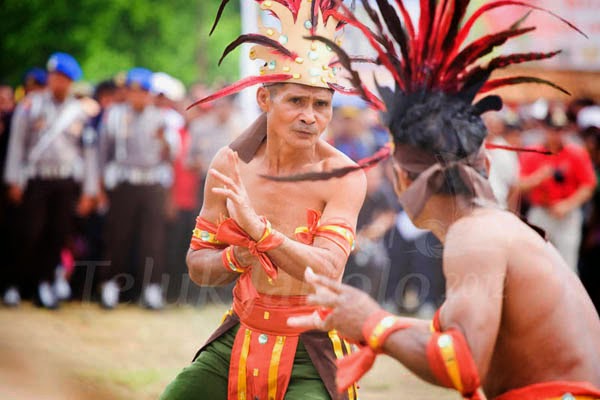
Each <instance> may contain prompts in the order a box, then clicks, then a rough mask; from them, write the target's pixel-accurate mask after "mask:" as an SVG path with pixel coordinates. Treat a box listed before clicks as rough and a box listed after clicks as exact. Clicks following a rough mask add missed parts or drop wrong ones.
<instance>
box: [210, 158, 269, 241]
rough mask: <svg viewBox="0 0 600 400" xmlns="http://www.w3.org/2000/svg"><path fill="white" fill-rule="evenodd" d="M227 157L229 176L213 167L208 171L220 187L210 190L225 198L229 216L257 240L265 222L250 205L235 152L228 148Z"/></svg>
mask: <svg viewBox="0 0 600 400" xmlns="http://www.w3.org/2000/svg"><path fill="white" fill-rule="evenodd" d="M227 159H228V161H229V164H230V165H231V167H232V168H231V175H230V176H228V175H226V174H224V173H222V172H220V171H217V170H216V169H214V168H211V169H210V170H209V171H208V173H209V174H210V175H211V176H212V177H214V178H215V179H216V180H217V181H218V182H219V183H220V184H221V187H219V186H216V187H213V189H212V192H213V193H215V194H217V195H220V196H223V197H225V198H226V199H227V212H228V213H229V216H230V217H231V218H233V219H234V220H235V222H237V223H238V225H239V226H240V227H241V228H242V229H243V230H244V231H245V232H246V233H248V234H249V235H250V236H251V237H252V238H253V239H255V240H258V239H260V237H261V236H262V234H263V232H264V230H265V224H264V223H263V222H262V221H261V219H260V217H259V216H258V215H257V214H256V211H254V208H252V206H251V205H250V198H249V197H248V193H247V192H246V187H245V186H244V183H243V182H242V178H241V176H240V166H239V157H238V155H237V153H235V152H233V151H232V150H230V149H228V150H227Z"/></svg>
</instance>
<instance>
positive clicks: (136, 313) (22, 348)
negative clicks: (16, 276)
mask: <svg viewBox="0 0 600 400" xmlns="http://www.w3.org/2000/svg"><path fill="white" fill-rule="evenodd" d="M225 310H226V308H225V306H206V307H203V308H193V307H172V308H169V309H167V310H164V311H161V312H150V311H146V310H143V309H140V308H138V307H135V306H123V307H120V308H119V309H118V310H116V311H112V312H107V311H103V310H101V309H99V307H98V306H97V305H96V304H89V303H83V304H80V303H72V304H67V305H64V306H63V307H62V308H61V309H60V310H58V311H56V312H49V311H45V310H41V309H38V308H35V307H33V306H31V305H30V304H25V305H23V306H21V307H20V308H19V309H6V308H3V309H0V399H3V400H30V399H36V400H37V399H43V400H59V399H60V400H81V399H86V400H87V399H93V400H121V399H123V400H125V399H127V400H131V399H135V400H138V399H139V400H146V399H156V398H158V396H159V395H160V393H161V392H162V390H163V388H164V387H165V386H166V385H167V384H168V383H169V382H170V381H171V380H172V379H173V378H174V377H175V375H176V374H177V373H178V371H179V370H180V369H181V368H183V367H185V366H186V365H187V364H188V363H189V362H190V360H191V358H192V356H193V355H194V353H195V351H196V349H197V348H198V347H199V345H200V344H201V343H202V342H203V341H204V340H205V339H206V338H207V337H208V335H209V334H210V333H211V332H212V330H213V329H214V328H215V327H216V326H217V324H218V323H219V321H220V318H221V315H222V313H223V312H224V311H225ZM360 393H361V394H360V398H361V400H369V399H373V400H383V399H386V400H388V399H405V398H406V399H412V400H425V399H436V400H446V399H459V398H460V397H459V396H458V395H457V394H456V393H453V392H450V391H447V390H443V389H437V388H434V387H432V386H430V385H427V384H425V383H423V382H421V381H419V380H418V379H417V378H416V377H414V376H413V375H411V374H410V373H409V372H407V371H406V370H405V369H404V368H402V366H400V364H398V363H396V362H394V361H393V360H392V359H390V358H388V357H380V358H379V359H378V360H377V362H376V364H375V368H374V369H373V370H372V371H371V372H369V374H368V375H367V376H366V377H365V378H364V379H363V380H362V382H361V390H360Z"/></svg>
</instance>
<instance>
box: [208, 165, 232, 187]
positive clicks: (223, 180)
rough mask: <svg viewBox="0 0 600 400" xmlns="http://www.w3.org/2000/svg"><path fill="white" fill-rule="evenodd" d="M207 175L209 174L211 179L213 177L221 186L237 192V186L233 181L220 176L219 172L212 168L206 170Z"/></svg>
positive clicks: (222, 175)
mask: <svg viewBox="0 0 600 400" xmlns="http://www.w3.org/2000/svg"><path fill="white" fill-rule="evenodd" d="M208 173H209V174H211V175H212V176H213V177H215V178H216V179H217V180H218V181H220V182H221V183H222V184H224V185H226V186H229V187H231V188H232V189H235V191H236V192H237V189H238V184H237V183H235V181H234V180H233V179H231V178H230V177H228V176H227V175H225V174H222V173H221V172H219V171H217V170H216V169H214V168H211V169H210V170H208Z"/></svg>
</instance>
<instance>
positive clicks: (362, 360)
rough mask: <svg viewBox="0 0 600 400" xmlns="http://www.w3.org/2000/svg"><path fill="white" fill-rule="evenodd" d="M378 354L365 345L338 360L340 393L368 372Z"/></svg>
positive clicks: (338, 386) (337, 379) (337, 377)
mask: <svg viewBox="0 0 600 400" xmlns="http://www.w3.org/2000/svg"><path fill="white" fill-rule="evenodd" d="M376 357H377V355H376V354H375V352H374V351H373V350H371V348H370V347H363V348H362V349H360V350H359V351H357V352H355V353H351V354H349V355H347V356H345V357H344V358H340V359H338V360H337V361H336V364H337V374H336V383H337V389H338V392H339V393H343V392H344V391H346V390H347V389H348V388H349V387H350V386H352V385H353V384H354V382H357V381H358V380H359V379H360V378H361V377H362V376H363V375H364V374H365V373H367V372H368V371H369V370H370V369H371V367H373V363H375V358H376Z"/></svg>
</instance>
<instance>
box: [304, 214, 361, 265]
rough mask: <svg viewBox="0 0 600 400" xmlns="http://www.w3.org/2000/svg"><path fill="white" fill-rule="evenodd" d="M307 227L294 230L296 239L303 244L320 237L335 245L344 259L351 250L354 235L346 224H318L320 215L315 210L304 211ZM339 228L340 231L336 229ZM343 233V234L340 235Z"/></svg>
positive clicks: (335, 222) (333, 221)
mask: <svg viewBox="0 0 600 400" xmlns="http://www.w3.org/2000/svg"><path fill="white" fill-rule="evenodd" d="M306 220H307V226H305V227H299V228H297V229H296V233H295V236H296V239H297V240H298V241H299V242H301V243H304V244H312V243H313V241H314V240H315V237H317V236H318V237H322V238H325V239H327V240H330V241H331V242H333V243H335V244H336V245H337V246H339V247H340V249H342V251H343V252H344V254H346V257H347V256H349V255H350V252H351V251H352V249H353V245H354V240H355V233H354V229H352V226H350V225H349V224H348V223H347V222H345V221H342V220H341V219H340V220H339V221H336V220H331V221H327V223H323V224H320V222H321V213H320V212H319V211H316V210H312V209H308V210H306ZM337 228H340V229H337ZM342 232H344V233H342Z"/></svg>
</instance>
